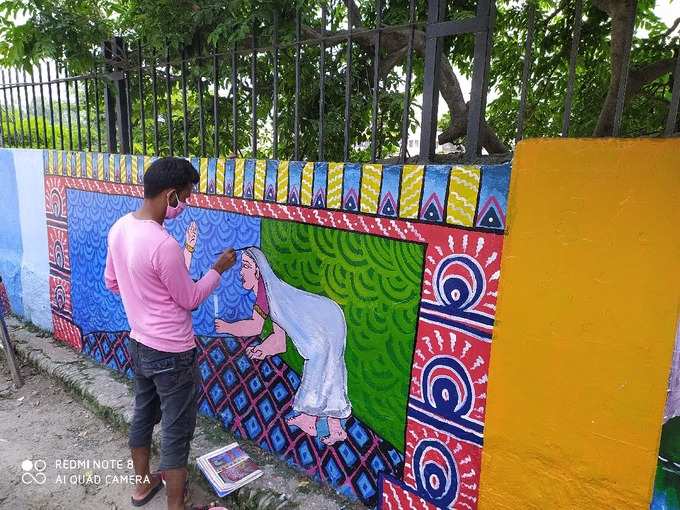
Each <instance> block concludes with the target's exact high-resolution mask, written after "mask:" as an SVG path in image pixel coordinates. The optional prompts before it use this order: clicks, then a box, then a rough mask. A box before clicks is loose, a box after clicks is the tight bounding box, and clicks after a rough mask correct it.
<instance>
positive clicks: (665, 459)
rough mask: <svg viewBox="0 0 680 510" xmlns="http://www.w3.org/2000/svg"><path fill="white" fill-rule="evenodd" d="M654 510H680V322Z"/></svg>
mask: <svg viewBox="0 0 680 510" xmlns="http://www.w3.org/2000/svg"><path fill="white" fill-rule="evenodd" d="M663 421H664V423H663V425H662V427H661V441H660V445H659V458H658V461H657V467H656V477H655V480H654V494H653V496H652V504H651V507H650V508H651V509H652V510H678V509H680V321H679V322H678V329H677V333H676V337H675V350H674V352H673V363H672V366H671V373H670V378H669V381H668V397H667V400H666V408H665V409H664V415H663Z"/></svg>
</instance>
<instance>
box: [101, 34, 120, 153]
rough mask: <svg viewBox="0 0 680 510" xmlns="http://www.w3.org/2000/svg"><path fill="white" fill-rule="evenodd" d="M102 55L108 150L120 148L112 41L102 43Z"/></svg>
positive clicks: (112, 150)
mask: <svg viewBox="0 0 680 510" xmlns="http://www.w3.org/2000/svg"><path fill="white" fill-rule="evenodd" d="M102 56H103V57H104V118H105V119H106V123H105V124H106V145H107V149H106V150H107V151H108V152H116V151H117V150H118V142H117V138H116V98H115V95H114V92H113V85H112V80H111V74H112V72H113V68H112V66H111V41H104V42H103V43H102Z"/></svg>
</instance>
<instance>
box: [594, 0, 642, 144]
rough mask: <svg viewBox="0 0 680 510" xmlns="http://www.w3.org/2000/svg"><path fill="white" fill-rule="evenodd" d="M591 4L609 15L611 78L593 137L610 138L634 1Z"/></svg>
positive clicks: (631, 22) (633, 15) (632, 25)
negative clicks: (610, 25)
mask: <svg viewBox="0 0 680 510" xmlns="http://www.w3.org/2000/svg"><path fill="white" fill-rule="evenodd" d="M593 4H594V5H595V6H596V7H597V8H598V9H600V10H601V11H604V12H605V13H607V14H608V15H609V17H610V18H611V20H612V31H611V48H610V52H609V54H610V61H611V63H610V65H611V77H610V80H609V89H608V90H607V96H606V97H605V100H604V103H603V104H602V109H601V110H600V115H599V117H598V119H597V125H596V126H595V131H594V132H593V136H611V135H612V134H613V132H614V116H615V114H616V99H617V96H618V92H619V84H620V83H621V80H622V79H623V78H624V76H623V60H624V56H625V55H624V53H625V47H626V41H628V40H629V39H630V38H631V37H632V36H633V34H632V31H633V30H634V21H633V20H634V18H635V1H634V0H593Z"/></svg>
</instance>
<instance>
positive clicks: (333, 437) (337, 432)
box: [322, 418, 347, 446]
mask: <svg viewBox="0 0 680 510" xmlns="http://www.w3.org/2000/svg"><path fill="white" fill-rule="evenodd" d="M328 431H329V434H328V435H327V436H326V437H324V438H323V439H322V441H323V442H324V444H325V445H327V446H330V445H332V444H335V443H337V442H338V441H344V440H345V439H347V432H345V429H343V428H342V424H341V423H340V419H339V418H328Z"/></svg>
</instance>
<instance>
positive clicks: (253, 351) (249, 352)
mask: <svg viewBox="0 0 680 510" xmlns="http://www.w3.org/2000/svg"><path fill="white" fill-rule="evenodd" d="M246 356H248V357H249V358H250V359H256V360H262V359H264V358H266V357H267V354H265V353H264V352H263V351H262V349H260V346H259V345H253V346H251V347H248V348H247V349H246Z"/></svg>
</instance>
